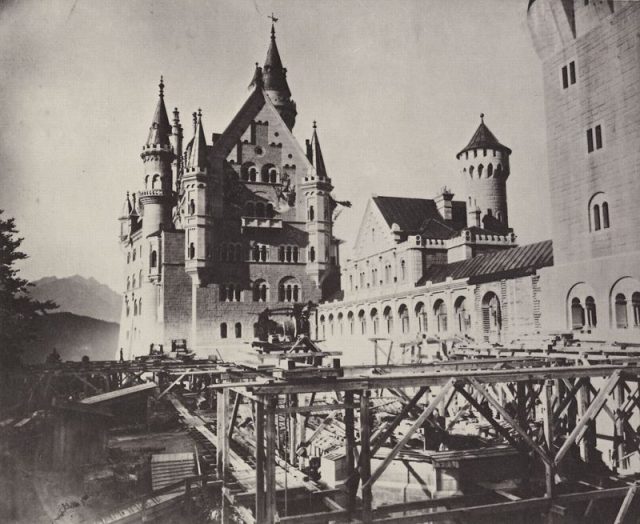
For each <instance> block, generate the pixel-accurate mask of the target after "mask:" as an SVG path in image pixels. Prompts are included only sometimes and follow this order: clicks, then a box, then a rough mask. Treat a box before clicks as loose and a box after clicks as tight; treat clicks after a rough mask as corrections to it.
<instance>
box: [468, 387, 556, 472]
mask: <svg viewBox="0 0 640 524" xmlns="http://www.w3.org/2000/svg"><path fill="white" fill-rule="evenodd" d="M468 381H469V383H470V384H471V385H472V386H473V387H474V388H475V389H476V391H478V393H480V394H481V395H482V396H483V397H484V398H485V399H486V400H487V402H489V404H491V405H492V406H493V407H494V408H495V410H496V411H497V412H498V413H500V416H501V417H502V418H503V419H504V420H505V421H506V422H507V423H508V424H509V425H510V426H511V427H512V428H513V429H514V430H515V431H516V433H518V435H520V436H521V437H522V439H523V440H524V441H525V442H526V443H527V445H528V446H529V447H530V448H531V449H532V450H533V451H535V452H536V453H537V454H538V455H539V456H540V458H541V459H542V460H543V461H544V462H545V464H547V465H550V464H551V463H552V460H551V458H550V457H549V456H548V455H547V454H546V453H545V452H544V451H543V450H542V449H541V448H540V446H538V445H537V444H536V443H535V442H534V441H533V439H532V438H531V437H530V436H529V435H528V434H527V432H526V431H525V430H524V429H523V428H521V427H520V425H519V424H518V423H517V422H516V421H515V420H514V419H513V418H512V417H511V415H509V413H507V410H506V409H504V407H503V406H502V405H501V404H500V402H498V401H497V400H496V399H495V398H494V397H493V396H492V395H490V394H489V393H488V392H487V390H486V389H485V388H484V386H483V385H482V384H480V382H479V381H478V380H476V379H475V378H473V377H470V378H469V379H468Z"/></svg>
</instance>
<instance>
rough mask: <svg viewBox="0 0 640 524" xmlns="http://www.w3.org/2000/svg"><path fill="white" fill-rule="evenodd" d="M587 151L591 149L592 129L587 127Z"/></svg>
mask: <svg viewBox="0 0 640 524" xmlns="http://www.w3.org/2000/svg"><path fill="white" fill-rule="evenodd" d="M587 151H588V152H589V153H591V152H592V151H593V129H587Z"/></svg>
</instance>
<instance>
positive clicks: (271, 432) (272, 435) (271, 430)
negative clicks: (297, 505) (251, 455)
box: [264, 396, 277, 524]
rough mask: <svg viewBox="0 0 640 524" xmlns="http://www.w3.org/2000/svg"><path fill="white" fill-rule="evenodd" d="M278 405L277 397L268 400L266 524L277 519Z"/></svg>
mask: <svg viewBox="0 0 640 524" xmlns="http://www.w3.org/2000/svg"><path fill="white" fill-rule="evenodd" d="M276 403H277V397H275V396H271V397H269V398H268V399H267V406H266V408H267V409H266V411H267V417H266V418H267V422H266V428H265V433H266V435H265V436H266V445H267V450H266V457H265V460H266V465H265V466H266V467H265V471H266V478H265V484H266V497H265V514H264V522H265V523H266V524H274V522H275V519H276V513H277V507H276V413H275V411H276Z"/></svg>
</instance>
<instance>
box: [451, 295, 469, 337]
mask: <svg viewBox="0 0 640 524" xmlns="http://www.w3.org/2000/svg"><path fill="white" fill-rule="evenodd" d="M454 307H455V312H456V328H457V329H458V332H460V333H466V332H467V329H468V327H469V323H470V322H469V314H468V313H467V306H466V299H465V297H458V298H457V299H456V302H455V304H454Z"/></svg>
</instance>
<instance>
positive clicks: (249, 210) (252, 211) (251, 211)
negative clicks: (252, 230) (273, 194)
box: [245, 202, 256, 217]
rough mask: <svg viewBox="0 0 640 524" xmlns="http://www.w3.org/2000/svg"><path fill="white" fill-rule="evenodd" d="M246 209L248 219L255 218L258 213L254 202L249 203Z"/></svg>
mask: <svg viewBox="0 0 640 524" xmlns="http://www.w3.org/2000/svg"><path fill="white" fill-rule="evenodd" d="M245 209H246V213H247V216H248V217H252V216H255V213H256V211H255V208H254V205H253V202H247V203H246V204H245Z"/></svg>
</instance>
